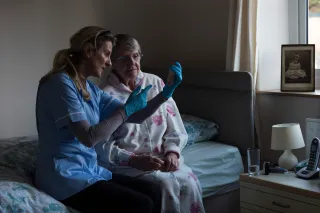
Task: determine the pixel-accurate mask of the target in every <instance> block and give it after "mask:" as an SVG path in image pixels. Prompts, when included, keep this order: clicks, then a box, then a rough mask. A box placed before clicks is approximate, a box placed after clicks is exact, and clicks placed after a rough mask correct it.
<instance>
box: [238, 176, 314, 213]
mask: <svg viewBox="0 0 320 213" xmlns="http://www.w3.org/2000/svg"><path fill="white" fill-rule="evenodd" d="M240 207H241V213H255V212H259V213H278V212H283V213H319V212H320V179H314V180H303V179H300V178H297V177H296V175H295V174H294V173H292V172H289V173H287V174H276V173H270V174H269V175H263V174H261V175H259V176H249V175H248V174H241V175H240Z"/></svg>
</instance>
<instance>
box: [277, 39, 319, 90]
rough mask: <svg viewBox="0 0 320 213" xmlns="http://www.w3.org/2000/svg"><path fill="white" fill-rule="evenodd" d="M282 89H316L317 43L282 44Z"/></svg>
mask: <svg viewBox="0 0 320 213" xmlns="http://www.w3.org/2000/svg"><path fill="white" fill-rule="evenodd" d="M281 91H284V92H314V91H315V45H314V44H283V45H282V46H281Z"/></svg>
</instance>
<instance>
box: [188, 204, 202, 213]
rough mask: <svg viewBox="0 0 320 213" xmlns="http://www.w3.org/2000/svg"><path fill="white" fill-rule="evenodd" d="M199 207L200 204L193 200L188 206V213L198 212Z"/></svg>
mask: <svg viewBox="0 0 320 213" xmlns="http://www.w3.org/2000/svg"><path fill="white" fill-rule="evenodd" d="M200 209H201V208H200V204H199V203H197V202H193V203H192V204H191V207H190V213H199V212H200Z"/></svg>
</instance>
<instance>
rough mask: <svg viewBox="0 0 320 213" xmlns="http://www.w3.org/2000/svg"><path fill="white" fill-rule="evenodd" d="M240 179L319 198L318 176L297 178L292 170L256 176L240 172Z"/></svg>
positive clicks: (319, 180)
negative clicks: (312, 178)
mask: <svg viewBox="0 0 320 213" xmlns="http://www.w3.org/2000/svg"><path fill="white" fill-rule="evenodd" d="M240 181H244V182H249V183H252V184H256V185H260V186H265V187H268V188H273V189H277V190H281V191H286V192H291V193H295V194H299V195H303V196H307V197H312V198H315V199H320V178H317V179H314V180H304V179H300V178H298V177H297V176H296V175H295V174H294V173H293V172H288V173H287V174H278V173H270V174H269V175H264V174H261V175H258V176H249V175H248V174H241V175H240Z"/></svg>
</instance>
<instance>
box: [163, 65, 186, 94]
mask: <svg viewBox="0 0 320 213" xmlns="http://www.w3.org/2000/svg"><path fill="white" fill-rule="evenodd" d="M170 70H171V71H170V72H174V74H175V75H174V80H173V83H172V84H171V85H168V82H167V83H166V85H165V86H164V88H163V91H162V95H163V96H164V97H165V98H167V99H168V98H171V97H172V94H173V92H174V90H175V89H176V87H177V86H178V85H179V84H180V83H181V81H182V67H181V65H180V63H179V62H175V63H174V64H173V65H171V67H170Z"/></svg>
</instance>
